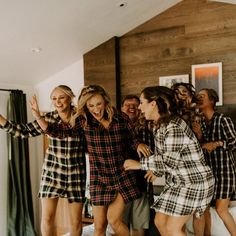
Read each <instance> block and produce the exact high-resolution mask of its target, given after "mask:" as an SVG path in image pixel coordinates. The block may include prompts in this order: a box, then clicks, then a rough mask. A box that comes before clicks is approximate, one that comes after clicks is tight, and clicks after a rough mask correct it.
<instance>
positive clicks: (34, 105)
mask: <svg viewBox="0 0 236 236" xmlns="http://www.w3.org/2000/svg"><path fill="white" fill-rule="evenodd" d="M30 107H31V111H32V114H33V116H34V118H35V119H36V120H39V119H40V118H41V115H40V110H39V106H38V101H37V98H36V96H35V95H34V96H33V97H32V98H31V100H30Z"/></svg>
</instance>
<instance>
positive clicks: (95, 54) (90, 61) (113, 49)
mask: <svg viewBox="0 0 236 236" xmlns="http://www.w3.org/2000/svg"><path fill="white" fill-rule="evenodd" d="M118 44H119V42H118V38H117V37H114V38H111V39H110V40H108V41H106V42H105V43H103V44H102V45H100V46H98V47H96V48H95V49H93V50H91V51H90V52H88V53H86V54H85V55H84V84H85V85H90V84H99V85H101V86H103V87H104V88H105V89H106V91H107V92H108V93H109V95H110V96H111V99H112V103H113V105H114V106H116V105H117V104H118V106H119V101H120V79H119V76H120V72H119V67H120V66H119V47H118Z"/></svg>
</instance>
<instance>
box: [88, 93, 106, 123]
mask: <svg viewBox="0 0 236 236" xmlns="http://www.w3.org/2000/svg"><path fill="white" fill-rule="evenodd" d="M105 105H106V104H105V100H104V98H103V97H102V95H100V94H95V95H94V96H92V97H91V98H90V99H89V100H88V101H87V103H86V106H87V108H88V111H89V112H90V113H91V114H92V116H93V117H94V118H95V119H96V120H98V121H101V120H102V119H103V116H104V112H105Z"/></svg>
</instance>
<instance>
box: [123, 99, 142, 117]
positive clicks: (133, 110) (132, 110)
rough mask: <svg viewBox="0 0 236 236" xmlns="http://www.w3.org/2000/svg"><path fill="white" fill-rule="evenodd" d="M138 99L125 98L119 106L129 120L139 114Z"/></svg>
mask: <svg viewBox="0 0 236 236" xmlns="http://www.w3.org/2000/svg"><path fill="white" fill-rule="evenodd" d="M138 106H139V101H138V100H137V99H135V98H131V99H126V100H125V101H124V103H123V106H122V107H121V111H123V112H124V113H125V114H127V115H128V116H129V118H130V119H131V120H134V119H136V118H137V117H138V115H139V109H138Z"/></svg>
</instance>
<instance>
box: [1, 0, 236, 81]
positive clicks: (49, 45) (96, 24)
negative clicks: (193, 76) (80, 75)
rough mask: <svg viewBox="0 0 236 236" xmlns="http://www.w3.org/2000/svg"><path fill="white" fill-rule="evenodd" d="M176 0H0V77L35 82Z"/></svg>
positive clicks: (169, 5) (131, 27) (8, 79)
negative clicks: (33, 50) (33, 51)
mask: <svg viewBox="0 0 236 236" xmlns="http://www.w3.org/2000/svg"><path fill="white" fill-rule="evenodd" d="M180 1H181V0H39V1H32V0H20V1H18V0H15V1H14V0H7V1H3V0H0V29H1V37H0V83H8V84H19V83H20V84H22V85H35V84H37V83H38V82H40V81H42V80H44V79H46V78H48V77H50V76H52V75H53V74H55V73H57V72H59V71H61V70H63V69H64V68H66V67H67V66H69V65H71V64H73V63H74V62H76V61H78V60H80V59H82V56H83V54H84V53H86V52H88V51H89V50H91V49H93V48H94V47H96V46H98V45H100V44H101V43H103V42H105V41H106V40H108V39H110V38H111V37H113V36H122V35H123V34H125V33H127V32H128V31H130V30H132V29H133V28H135V27H137V26H138V25H140V24H142V23H144V22H145V21H147V20H149V19H151V18H152V17H154V16H156V15H158V14H159V13H161V12H163V11H164V10H166V9H167V8H169V7H171V6H173V5H175V4H177V3H178V2H180ZM124 2H126V3H127V6H126V7H123V8H121V7H119V5H120V4H122V3H124ZM225 2H233V3H234V2H235V1H227V0H226V1H225ZM38 47H39V48H41V49H42V51H41V52H40V53H32V51H31V50H32V48H38Z"/></svg>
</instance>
